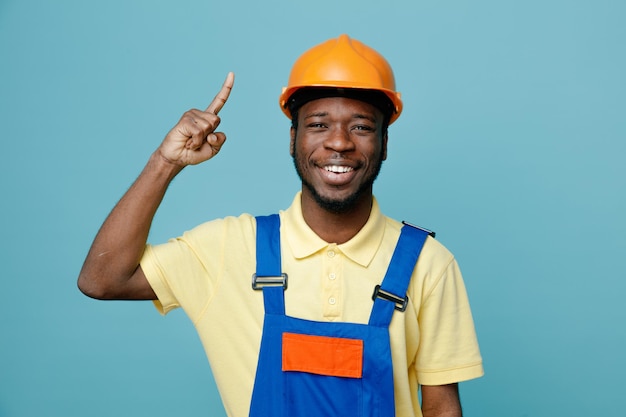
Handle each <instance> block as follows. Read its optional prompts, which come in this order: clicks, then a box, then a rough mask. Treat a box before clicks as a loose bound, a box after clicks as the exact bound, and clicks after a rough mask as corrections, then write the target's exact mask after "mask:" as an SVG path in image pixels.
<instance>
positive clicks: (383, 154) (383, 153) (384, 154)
mask: <svg viewBox="0 0 626 417" xmlns="http://www.w3.org/2000/svg"><path fill="white" fill-rule="evenodd" d="M388 138H389V136H387V132H385V133H384V134H383V143H382V145H383V146H382V148H381V152H382V159H381V160H382V161H385V160H386V159H387V139H388Z"/></svg>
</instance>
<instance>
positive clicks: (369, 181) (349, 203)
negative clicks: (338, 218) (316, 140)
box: [293, 148, 383, 214]
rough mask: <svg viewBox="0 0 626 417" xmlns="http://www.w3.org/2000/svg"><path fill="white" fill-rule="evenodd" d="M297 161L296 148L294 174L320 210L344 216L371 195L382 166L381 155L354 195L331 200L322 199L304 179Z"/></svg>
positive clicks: (296, 151)
mask: <svg viewBox="0 0 626 417" xmlns="http://www.w3.org/2000/svg"><path fill="white" fill-rule="evenodd" d="M298 160H299V158H298V150H297V148H296V149H295V150H294V155H293V164H294V166H295V168H296V172H297V173H298V176H299V177H300V181H302V185H303V186H304V187H306V189H307V190H308V191H309V192H310V193H311V195H312V196H313V198H314V199H315V202H316V203H317V204H318V205H319V206H320V207H321V208H322V209H324V210H326V211H328V212H330V213H333V214H344V213H348V212H350V211H351V210H352V209H353V208H354V207H355V206H356V204H357V202H358V201H359V200H360V199H361V197H362V196H363V195H364V194H365V193H371V190H372V187H373V185H374V181H376V178H377V177H378V174H379V173H380V170H381V168H382V165H383V159H382V155H379V158H378V160H377V161H376V162H375V166H374V170H373V171H372V173H371V174H370V176H369V177H367V178H366V179H365V181H364V182H363V184H361V186H360V187H359V188H358V189H357V190H356V191H355V192H354V193H352V194H350V195H349V196H347V197H345V198H343V199H331V198H328V197H324V196H323V195H321V194H320V193H319V192H317V190H316V189H315V187H314V186H313V184H311V183H310V182H309V181H307V180H306V179H305V178H304V175H303V173H302V170H301V168H300V164H299V163H298Z"/></svg>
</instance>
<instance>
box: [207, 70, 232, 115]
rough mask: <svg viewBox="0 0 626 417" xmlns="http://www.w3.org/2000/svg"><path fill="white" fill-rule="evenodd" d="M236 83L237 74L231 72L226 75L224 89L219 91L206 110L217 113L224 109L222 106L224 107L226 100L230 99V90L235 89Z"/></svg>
mask: <svg viewBox="0 0 626 417" xmlns="http://www.w3.org/2000/svg"><path fill="white" fill-rule="evenodd" d="M234 83H235V74H233V73H232V72H229V73H228V75H227V76H226V80H225V81H224V84H223V85H222V89H221V90H220V92H219V93H217V95H216V96H215V98H214V99H213V101H212V102H211V104H209V107H207V108H206V112H208V113H213V114H217V113H219V111H220V110H222V107H224V104H226V101H227V100H228V96H229V95H230V91H231V90H232V89H233V84H234Z"/></svg>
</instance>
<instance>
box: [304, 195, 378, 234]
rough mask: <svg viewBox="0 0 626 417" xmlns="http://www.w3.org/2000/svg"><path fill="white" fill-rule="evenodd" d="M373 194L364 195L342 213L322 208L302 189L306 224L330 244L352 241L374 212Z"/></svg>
mask: <svg viewBox="0 0 626 417" xmlns="http://www.w3.org/2000/svg"><path fill="white" fill-rule="evenodd" d="M372 201H373V196H372V193H371V192H369V193H363V194H362V195H361V196H360V197H359V199H358V200H357V201H356V202H355V203H354V204H353V205H352V206H351V207H349V208H347V209H346V210H344V211H342V212H333V211H329V210H327V209H325V208H323V207H321V206H320V205H319V204H318V203H317V202H316V201H315V198H314V197H313V196H312V195H311V194H310V193H309V192H308V190H306V187H303V189H302V215H303V217H304V221H305V222H306V224H307V225H308V226H309V227H310V228H311V230H313V231H314V232H315V234H317V235H318V236H319V237H320V238H322V239H323V240H324V241H326V242H328V243H337V244H341V243H345V242H347V241H348V240H350V239H352V238H353V237H354V236H355V235H356V234H357V233H358V232H359V231H360V230H361V229H362V228H363V226H365V223H367V220H368V219H369V216H370V212H371V210H372Z"/></svg>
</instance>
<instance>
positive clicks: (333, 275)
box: [328, 272, 337, 281]
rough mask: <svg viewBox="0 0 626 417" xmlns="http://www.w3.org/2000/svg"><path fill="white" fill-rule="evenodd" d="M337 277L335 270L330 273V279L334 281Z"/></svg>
mask: <svg viewBox="0 0 626 417" xmlns="http://www.w3.org/2000/svg"><path fill="white" fill-rule="evenodd" d="M335 278H337V275H335V273H334V272H331V273H330V274H329V275H328V279H330V280H331V281H334V280H335Z"/></svg>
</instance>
